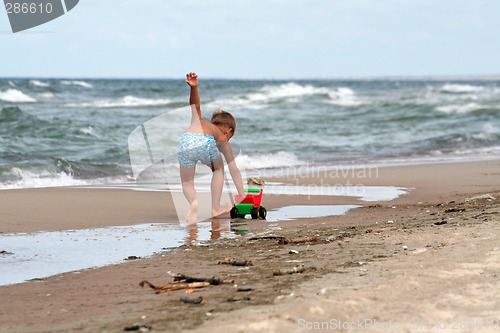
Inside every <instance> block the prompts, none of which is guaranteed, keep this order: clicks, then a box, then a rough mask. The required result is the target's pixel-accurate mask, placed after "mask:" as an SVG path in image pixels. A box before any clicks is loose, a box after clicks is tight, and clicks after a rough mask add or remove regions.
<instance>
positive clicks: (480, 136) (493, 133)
mask: <svg viewBox="0 0 500 333" xmlns="http://www.w3.org/2000/svg"><path fill="white" fill-rule="evenodd" d="M499 133H500V132H499V131H498V128H496V127H495V126H493V125H492V124H491V123H486V124H484V125H483V128H482V131H481V132H479V133H475V134H472V138H474V139H476V140H485V141H491V140H496V139H497V137H498V134H499Z"/></svg>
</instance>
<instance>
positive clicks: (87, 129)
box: [78, 125, 101, 138]
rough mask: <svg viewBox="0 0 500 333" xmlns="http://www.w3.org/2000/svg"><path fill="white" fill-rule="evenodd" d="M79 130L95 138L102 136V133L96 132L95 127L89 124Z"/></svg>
mask: <svg viewBox="0 0 500 333" xmlns="http://www.w3.org/2000/svg"><path fill="white" fill-rule="evenodd" d="M78 132H80V133H82V134H85V135H88V136H93V137H95V138H101V136H100V135H98V134H97V133H96V132H95V129H94V128H93V127H92V126H90V125H89V126H87V127H82V128H80V129H79V130H78Z"/></svg>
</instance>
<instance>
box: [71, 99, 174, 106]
mask: <svg viewBox="0 0 500 333" xmlns="http://www.w3.org/2000/svg"><path fill="white" fill-rule="evenodd" d="M170 103H172V100H170V99H167V98H163V99H152V98H140V97H135V96H125V97H123V98H120V99H115V100H103V101H95V102H91V103H69V104H66V105H65V106H67V107H83V108H103V109H105V108H117V107H139V106H161V105H168V104H170Z"/></svg>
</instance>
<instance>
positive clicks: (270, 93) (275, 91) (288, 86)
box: [257, 82, 329, 99]
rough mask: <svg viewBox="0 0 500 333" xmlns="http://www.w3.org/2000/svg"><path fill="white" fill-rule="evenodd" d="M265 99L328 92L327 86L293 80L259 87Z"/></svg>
mask: <svg viewBox="0 0 500 333" xmlns="http://www.w3.org/2000/svg"><path fill="white" fill-rule="evenodd" d="M260 92H261V94H260V95H263V96H264V97H265V98H266V99H279V98H287V97H299V96H311V95H317V94H328V92H329V89H328V88H322V87H321V88H318V87H314V86H312V85H305V86H303V85H300V84H296V83H293V82H290V83H284V84H280V85H278V86H274V85H272V86H271V85H266V86H264V87H262V88H261V89H260ZM257 97H258V96H257Z"/></svg>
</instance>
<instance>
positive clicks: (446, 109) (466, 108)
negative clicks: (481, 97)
mask: <svg viewBox="0 0 500 333" xmlns="http://www.w3.org/2000/svg"><path fill="white" fill-rule="evenodd" d="M484 108H486V106H484V105H481V104H478V103H467V104H451V105H444V106H438V107H436V111H438V112H443V113H448V114H449V113H459V114H461V113H469V112H474V111H477V110H481V109H484Z"/></svg>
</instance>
